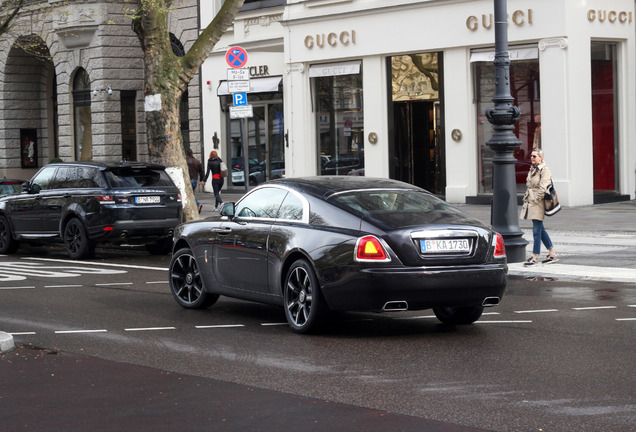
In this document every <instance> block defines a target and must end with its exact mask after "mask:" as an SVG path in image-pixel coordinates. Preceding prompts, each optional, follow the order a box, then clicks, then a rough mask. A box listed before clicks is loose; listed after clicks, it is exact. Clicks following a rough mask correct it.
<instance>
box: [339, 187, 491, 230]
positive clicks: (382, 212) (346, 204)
mask: <svg viewBox="0 0 636 432" xmlns="http://www.w3.org/2000/svg"><path fill="white" fill-rule="evenodd" d="M328 201H329V202H331V203H332V204H334V205H335V206H337V207H340V208H343V209H345V210H346V211H348V212H349V213H353V214H355V215H357V216H359V217H361V218H363V219H373V220H375V221H378V222H382V223H384V224H386V225H387V226H391V227H403V226H408V225H412V224H425V223H440V222H445V223H462V224H463V223H470V224H474V225H480V224H481V223H480V222H479V221H477V220H476V219H473V218H472V217H471V216H469V215H467V214H465V213H463V212H462V211H461V210H459V209H457V208H455V207H453V206H451V205H450V204H448V203H446V202H445V201H442V200H441V199H439V198H437V197H436V196H434V195H429V194H427V193H423V192H416V191H409V190H388V189H387V190H385V189H375V190H359V191H351V192H346V193H341V194H337V195H335V196H333V197H331V198H329V200H328Z"/></svg>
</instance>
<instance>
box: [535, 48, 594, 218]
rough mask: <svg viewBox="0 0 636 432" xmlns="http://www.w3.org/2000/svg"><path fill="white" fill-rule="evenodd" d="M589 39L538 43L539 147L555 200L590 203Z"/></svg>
mask: <svg viewBox="0 0 636 432" xmlns="http://www.w3.org/2000/svg"><path fill="white" fill-rule="evenodd" d="M590 62H591V60H590V45H589V40H587V39H583V40H580V41H577V42H576V44H574V43H573V41H571V40H569V39H567V38H555V39H543V40H541V41H539V64H540V73H541V143H542V150H543V151H544V153H545V160H546V163H547V164H548V167H549V168H550V171H551V172H552V178H553V181H554V185H555V187H556V190H557V191H558V193H559V199H560V201H561V202H562V203H563V204H564V205H566V206H581V205H591V204H593V203H594V190H593V189H594V176H593V170H594V164H593V156H592V155H593V151H592V106H591V103H592V102H591V95H590V96H589V97H585V94H582V89H587V92H588V93H591V72H590Z"/></svg>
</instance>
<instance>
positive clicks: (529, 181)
mask: <svg viewBox="0 0 636 432" xmlns="http://www.w3.org/2000/svg"><path fill="white" fill-rule="evenodd" d="M530 158H531V161H532V168H530V172H528V177H527V178H526V188H527V189H526V193H525V195H524V196H523V207H522V208H521V219H531V220H532V237H533V239H534V245H533V247H532V256H531V257H530V258H528V261H526V262H525V263H524V265H527V266H531V265H535V264H536V263H537V259H538V257H539V253H540V252H541V243H543V245H544V246H545V247H546V248H547V249H548V256H547V258H546V259H545V260H544V261H542V262H543V263H544V264H549V263H553V262H555V261H556V260H557V258H556V253H555V252H554V246H552V240H550V236H549V235H548V233H547V232H546V230H545V228H544V227H543V218H544V217H545V206H544V204H543V196H544V195H545V191H546V189H547V188H548V185H549V184H550V181H552V174H551V173H550V169H549V168H548V167H547V165H546V164H545V162H543V151H542V150H539V149H534V150H532V154H531V155H530Z"/></svg>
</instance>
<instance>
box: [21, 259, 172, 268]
mask: <svg viewBox="0 0 636 432" xmlns="http://www.w3.org/2000/svg"><path fill="white" fill-rule="evenodd" d="M22 259H25V260H27V259H28V260H36V261H52V262H63V263H73V264H82V265H95V266H104V267H121V268H132V269H140V270H160V271H168V268H167V267H166V268H164V267H149V266H138V265H131V264H114V263H102V262H99V263H97V262H89V261H72V260H63V259H54V258H35V257H32V258H31V257H28V258H22Z"/></svg>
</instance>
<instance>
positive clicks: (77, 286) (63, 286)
mask: <svg viewBox="0 0 636 432" xmlns="http://www.w3.org/2000/svg"><path fill="white" fill-rule="evenodd" d="M82 286H84V285H44V288H79V287H82Z"/></svg>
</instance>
